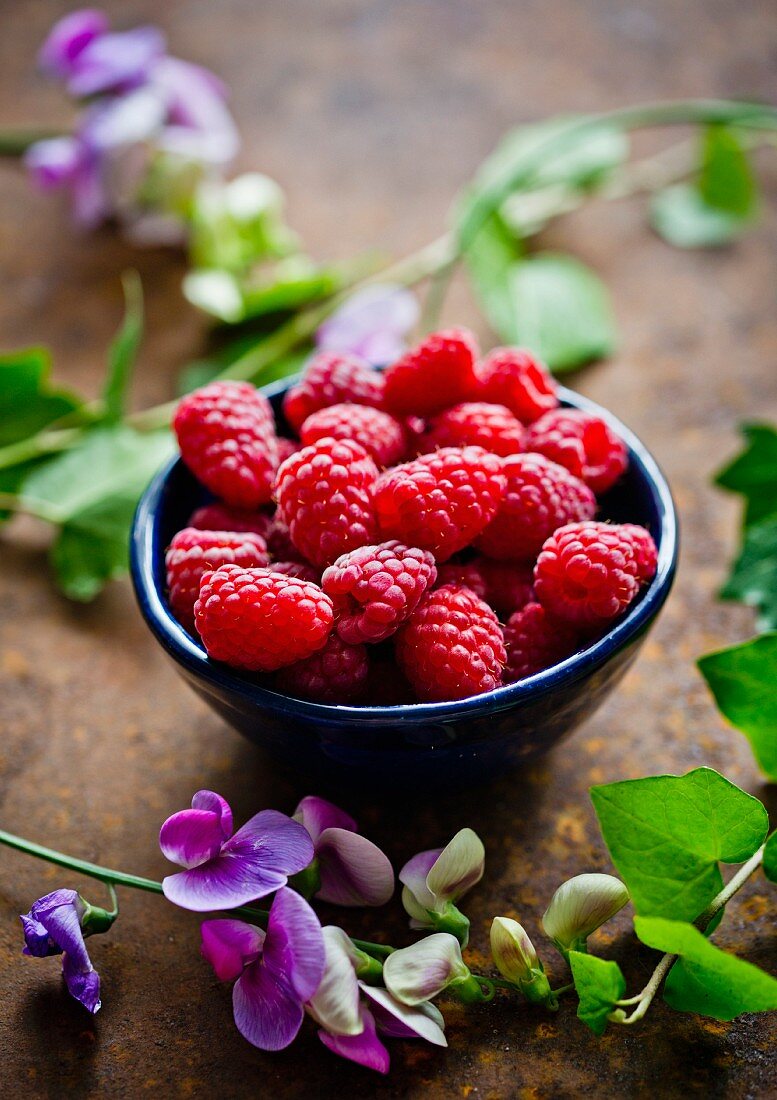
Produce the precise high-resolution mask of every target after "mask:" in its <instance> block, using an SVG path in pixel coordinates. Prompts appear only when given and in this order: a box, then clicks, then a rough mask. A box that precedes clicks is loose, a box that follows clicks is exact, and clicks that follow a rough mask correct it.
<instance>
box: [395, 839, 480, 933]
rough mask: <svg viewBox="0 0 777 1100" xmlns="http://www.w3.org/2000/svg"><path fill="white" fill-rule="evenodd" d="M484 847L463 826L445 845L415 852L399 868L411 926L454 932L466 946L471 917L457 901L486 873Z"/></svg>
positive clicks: (404, 902)
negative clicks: (469, 917) (462, 909)
mask: <svg viewBox="0 0 777 1100" xmlns="http://www.w3.org/2000/svg"><path fill="white" fill-rule="evenodd" d="M484 867H485V849H484V848H483V842H482V841H481V839H480V837H479V836H478V835H477V833H475V832H473V830H472V829H461V830H459V832H458V833H456V835H455V836H454V838H453V839H452V840H451V841H450V843H449V844H448V845H447V846H446V847H445V848H434V849H431V850H430V851H427V852H419V853H418V855H416V856H413V858H412V859H411V860H409V861H408V862H407V863H406V864H405V866H404V867H403V868H402V870H401V871H400V872H399V880H400V882H401V883H403V886H404V889H403V890H402V904H403V905H404V907H405V910H406V911H407V912H408V913H409V915H410V917H411V920H410V927H411V928H435V929H437V930H438V931H447V932H452V933H453V934H454V935H455V936H456V937H457V938H458V939H459V940H460V942H461V943H462V946H466V943H467V938H468V935H469V921H468V920H467V918H466V917H465V916H464V915H463V914H462V913H460V912H459V911H458V909H457V908H456V906H455V905H454V902H456V901H458V900H459V898H460V897H462V896H463V895H464V894H466V892H467V891H468V890H469V889H471V888H472V887H473V886H474V885H475V884H476V883H478V882H480V880H481V878H482V877H483V870H484Z"/></svg>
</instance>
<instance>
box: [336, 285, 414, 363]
mask: <svg viewBox="0 0 777 1100" xmlns="http://www.w3.org/2000/svg"><path fill="white" fill-rule="evenodd" d="M419 312H420V311H419V308H418V301H417V299H416V297H415V295H413V294H411V293H410V291H409V290H406V289H405V288H404V287H401V286H395V285H394V284H388V283H386V284H383V283H381V284H378V283H374V284H373V285H372V286H367V287H364V289H362V290H357V291H356V293H355V294H352V295H351V296H350V297H349V298H348V299H347V300H346V301H345V302H344V303H343V305H341V306H340V308H339V309H337V310H335V312H334V313H333V314H332V315H331V316H330V317H328V318H327V320H326V321H324V323H323V324H322V325H321V326H320V328H319V329H318V332H317V333H316V345H317V347H318V349H319V350H320V351H339V352H343V353H346V354H350V355H358V356H360V357H361V358H362V359H366V360H367V362H368V363H372V364H373V365H374V366H384V365H385V364H387V363H391V362H393V361H394V360H395V359H398V358H399V356H400V355H401V354H402V352H403V351H404V350H405V347H406V343H407V336H408V334H409V332H410V331H411V329H413V328H414V327H415V325H416V323H417V322H418V317H419Z"/></svg>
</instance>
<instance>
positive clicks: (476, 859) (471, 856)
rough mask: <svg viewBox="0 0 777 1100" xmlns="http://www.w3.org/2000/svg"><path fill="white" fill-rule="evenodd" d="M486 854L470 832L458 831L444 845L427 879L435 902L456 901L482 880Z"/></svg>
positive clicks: (471, 831) (466, 830)
mask: <svg viewBox="0 0 777 1100" xmlns="http://www.w3.org/2000/svg"><path fill="white" fill-rule="evenodd" d="M485 859H486V851H485V848H484V847H483V841H482V840H481V839H480V837H479V836H478V834H477V833H476V832H474V831H473V830H472V829H460V830H459V832H458V833H456V835H455V837H454V838H453V839H452V840H451V841H450V843H449V844H447V845H446V846H445V847H444V848H443V850H442V852H441V853H440V855H439V857H438V859H437V860H436V861H435V863H434V865H433V866H432V868H431V869H430V871H429V874H428V875H427V877H426V885H427V886H428V887H429V890H430V891H431V892H432V893H433V894H434V896H435V897H436V898H437V899H438V900H442V901H456V899H457V898H460V897H461V896H462V894H465V893H466V892H467V890H469V889H471V887H473V886H474V885H475V883H476V882H480V880H481V879H482V877H483V870H484V867H485Z"/></svg>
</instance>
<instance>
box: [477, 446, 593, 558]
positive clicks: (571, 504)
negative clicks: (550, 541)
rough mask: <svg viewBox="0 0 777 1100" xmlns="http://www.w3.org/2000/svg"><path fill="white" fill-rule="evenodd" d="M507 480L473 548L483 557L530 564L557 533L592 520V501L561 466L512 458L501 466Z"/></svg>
mask: <svg viewBox="0 0 777 1100" xmlns="http://www.w3.org/2000/svg"><path fill="white" fill-rule="evenodd" d="M502 470H503V471H504V473H505V475H506V477H507V486H506V488H505V492H504V496H503V497H502V503H501V504H500V505H499V510H498V512H497V514H496V518H495V519H493V520H492V521H491V523H490V524H489V525H488V527H487V528H486V529H485V531H484V532H483V534H482V535H481V536H480V537H479V538H478V539H477V540H476V541H475V546H477V548H478V550H480V551H482V553H484V554H485V555H486V556H487V557H490V558H497V559H500V560H503V561H505V560H506V561H534V559H535V558H536V557H537V554H538V553H539V551H540V547H541V546H542V544H543V542H544V541H545V539H546V538H547V537H548V535H551V534H552V533H553V532H554V531H555V530H556V528H557V527H560V526H561V525H562V524H564V523H572V522H574V521H575V520H581V519H591V517H592V516H593V515H594V512H595V511H596V498H595V497H594V494H593V493H592V492H591V490H590V489H589V488H588V486H587V485H585V484H584V483H583V482H582V481H580V479H579V478H576V477H573V476H572V474H570V473H569V471H568V470H566V469H564V467H563V466H558V465H557V464H556V463H555V462H550V461H549V460H548V459H547V458H544V457H543V456H542V455H537V454H522V455H512V456H511V457H510V458H506V459H504V460H503V462H502Z"/></svg>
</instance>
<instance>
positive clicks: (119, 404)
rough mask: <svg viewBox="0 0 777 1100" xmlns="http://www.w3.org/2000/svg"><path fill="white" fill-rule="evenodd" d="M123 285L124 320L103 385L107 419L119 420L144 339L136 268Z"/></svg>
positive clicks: (111, 353) (111, 351)
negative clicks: (141, 342)
mask: <svg viewBox="0 0 777 1100" xmlns="http://www.w3.org/2000/svg"><path fill="white" fill-rule="evenodd" d="M122 282H123V285H124V301H125V309H124V322H123V324H122V326H121V328H120V329H119V331H118V332H117V334H116V336H115V338H114V340H113V343H112V344H111V346H110V348H109V349H108V373H107V376H106V379H105V385H104V386H103V403H104V405H105V420H106V421H108V422H109V423H116V421H118V420H121V418H122V416H123V414H124V405H125V397H126V392H127V386H128V385H129V381H130V378H131V376H132V370H133V367H134V366H135V359H136V357H137V354H138V348H139V347H140V341H141V340H142V338H143V285H142V283H141V281H140V276H139V275H138V273H137V272H136V271H129V272H127V273H126V274H125V275H124V278H123V280H122Z"/></svg>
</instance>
